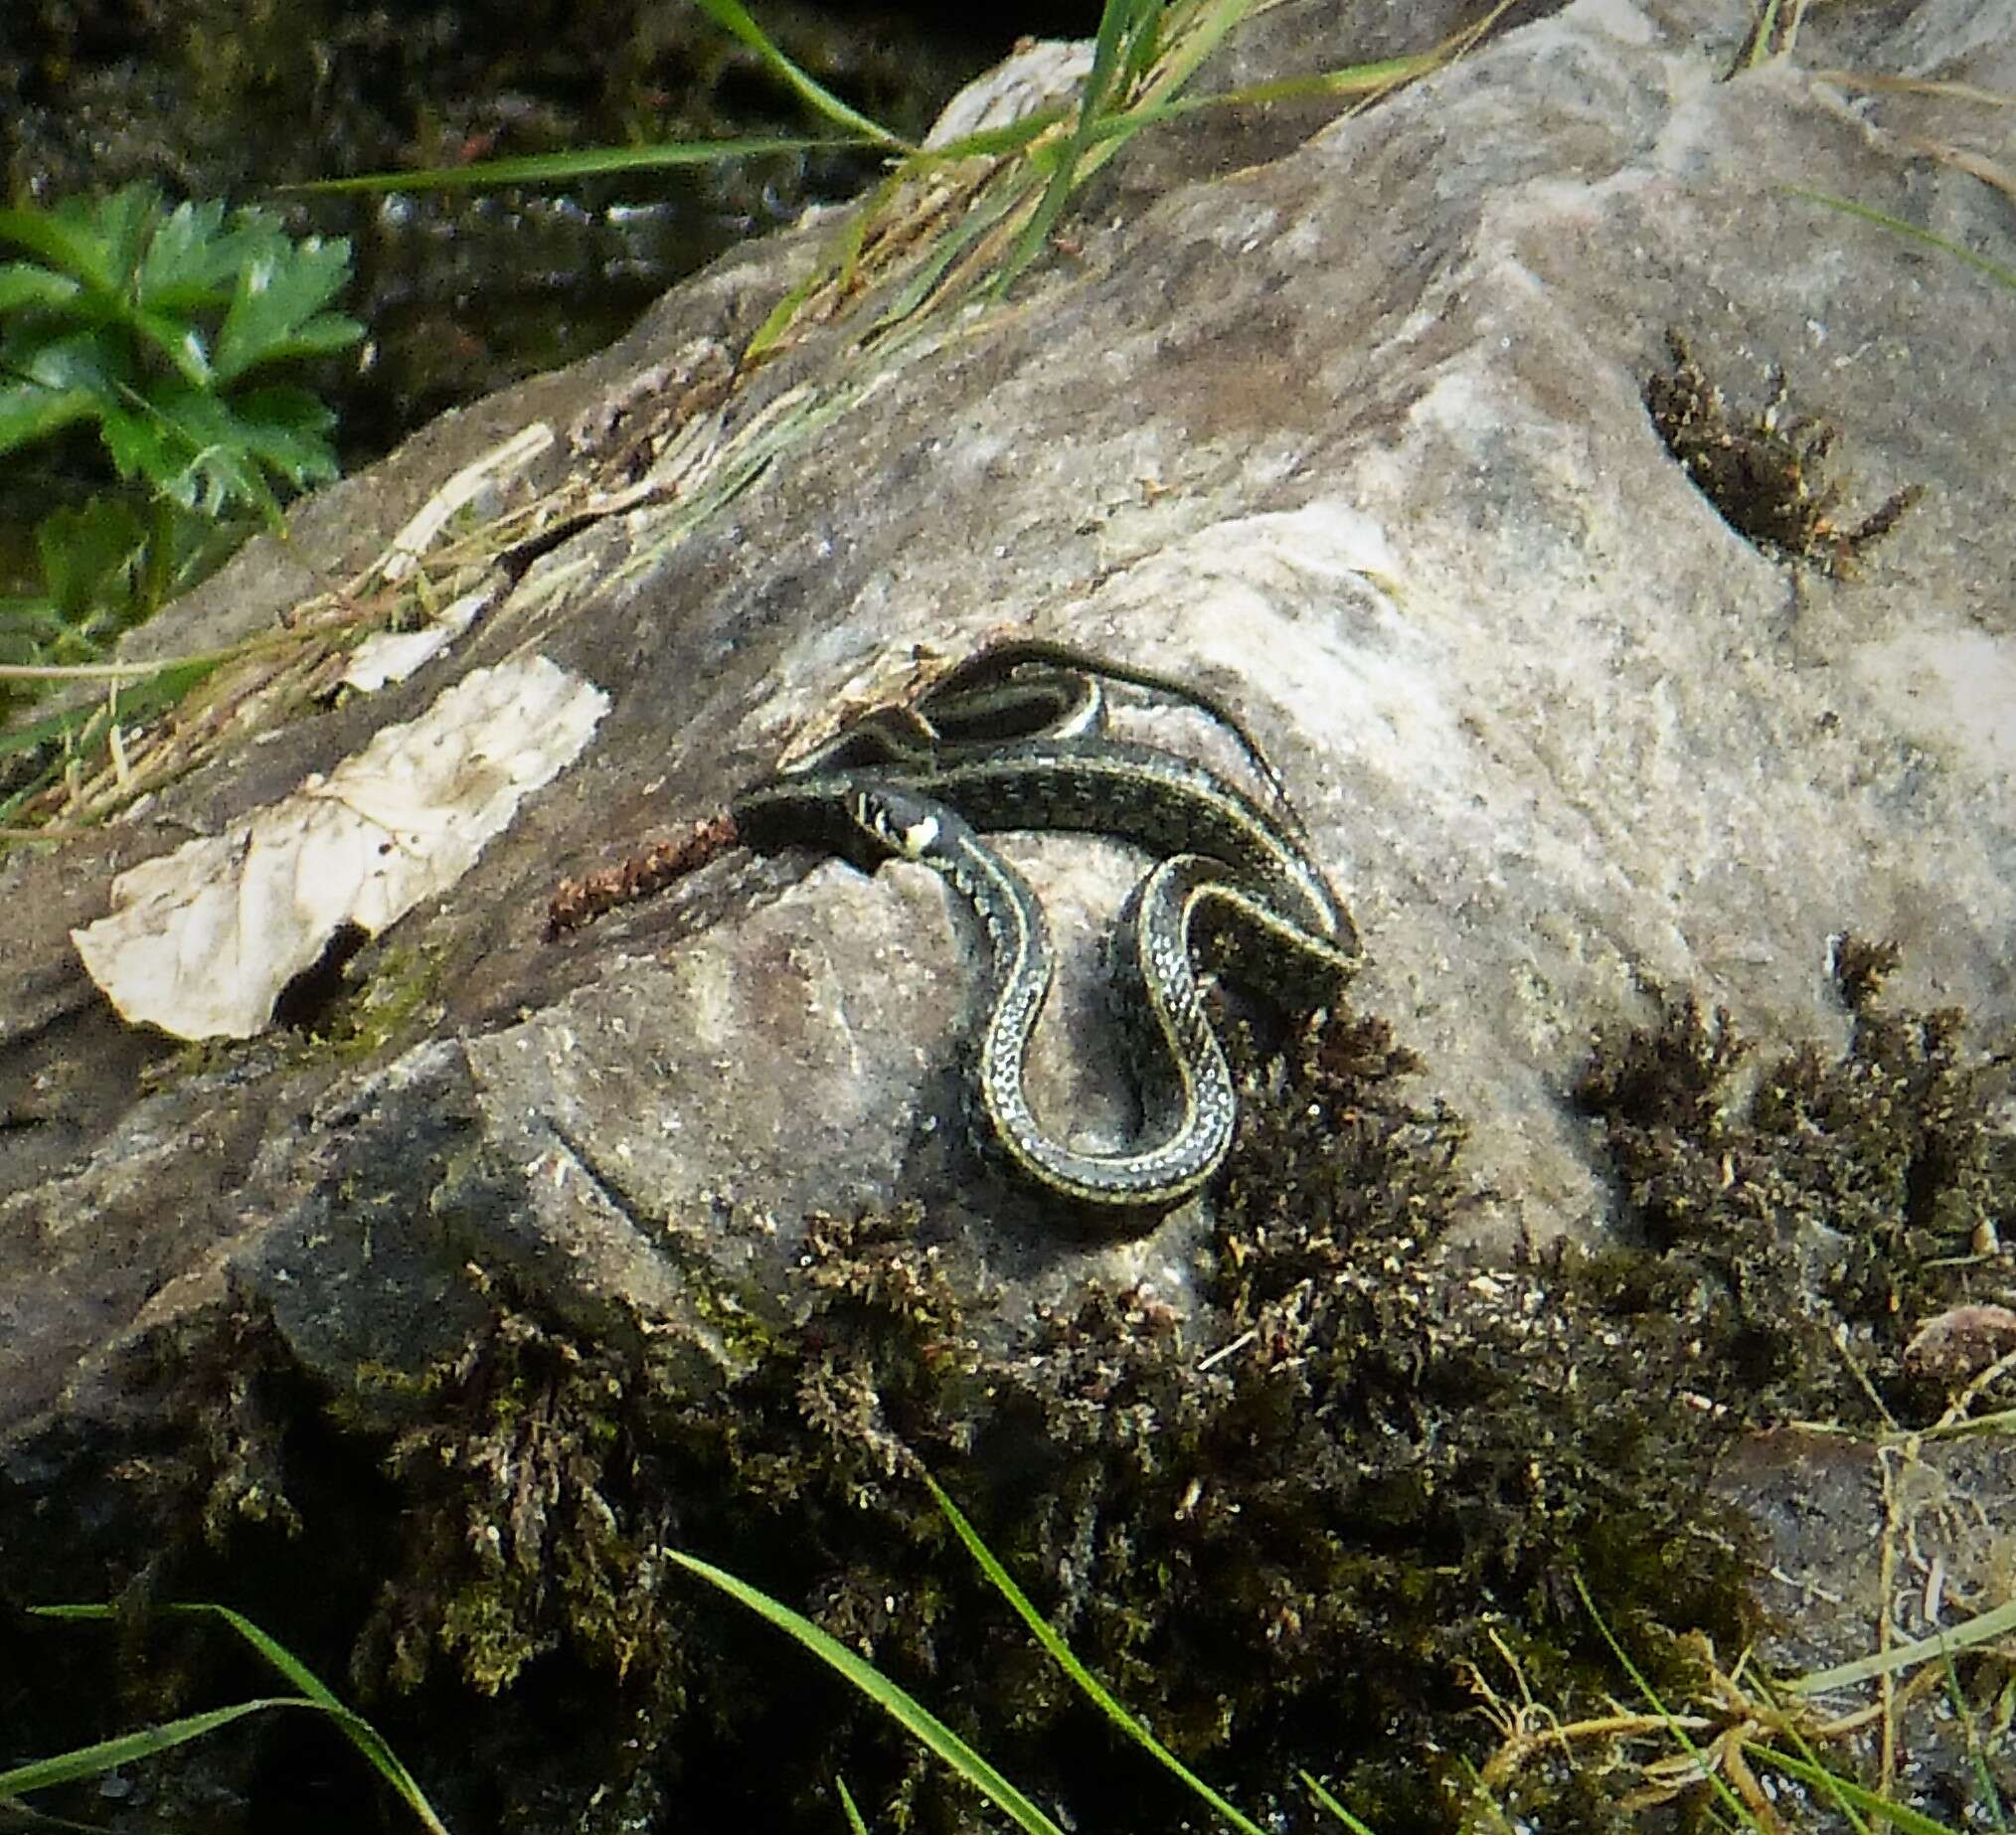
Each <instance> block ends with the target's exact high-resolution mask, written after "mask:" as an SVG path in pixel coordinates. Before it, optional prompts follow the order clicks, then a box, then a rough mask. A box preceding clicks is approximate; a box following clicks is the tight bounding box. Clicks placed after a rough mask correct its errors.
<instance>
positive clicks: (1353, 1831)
mask: <svg viewBox="0 0 2016 1835" xmlns="http://www.w3.org/2000/svg"><path fill="white" fill-rule="evenodd" d="M1295 1775H1296V1776H1297V1777H1299V1778H1300V1779H1301V1780H1302V1788H1303V1789H1305V1790H1306V1791H1308V1793H1309V1794H1310V1795H1311V1796H1312V1797H1314V1798H1315V1799H1316V1801H1317V1802H1318V1803H1320V1804H1321V1805H1322V1806H1323V1807H1324V1808H1325V1809H1327V1810H1328V1811H1329V1812H1330V1814H1331V1815H1333V1816H1335V1817H1336V1818H1337V1820H1338V1821H1339V1822H1341V1823H1343V1825H1344V1826H1345V1828H1346V1829H1348V1830H1349V1831H1350V1835H1372V1830H1371V1828H1370V1827H1369V1826H1368V1825H1367V1824H1365V1823H1363V1822H1360V1821H1359V1820H1358V1818H1357V1817H1356V1816H1354V1815H1353V1814H1352V1813H1351V1812H1350V1811H1349V1810H1348V1809H1346V1808H1345V1807H1344V1805H1343V1804H1342V1803H1340V1802H1338V1801H1337V1799H1336V1798H1335V1797H1333V1796H1332V1795H1331V1794H1330V1793H1329V1791H1327V1790H1325V1789H1324V1788H1323V1786H1322V1785H1321V1784H1319V1783H1318V1782H1317V1781H1316V1780H1315V1779H1314V1778H1313V1777H1311V1776H1310V1775H1309V1774H1308V1772H1306V1771H1297V1772H1296V1773H1295Z"/></svg>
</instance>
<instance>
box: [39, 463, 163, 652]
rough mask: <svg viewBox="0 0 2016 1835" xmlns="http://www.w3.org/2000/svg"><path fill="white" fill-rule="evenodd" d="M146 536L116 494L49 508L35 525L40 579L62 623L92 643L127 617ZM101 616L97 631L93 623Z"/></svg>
mask: <svg viewBox="0 0 2016 1835" xmlns="http://www.w3.org/2000/svg"><path fill="white" fill-rule="evenodd" d="M147 536H148V528H147V524H146V523H145V522H144V521H143V520H142V519H141V516H140V513H139V512H138V511H137V510H136V509H134V508H133V506H132V505H131V504H130V503H126V502H123V501H121V500H120V499H119V498H116V497H93V498H91V499H90V500H89V501H88V502H87V503H84V504H81V505H80V506H79V507H78V508H76V509H74V510H52V511H51V512H50V513H49V514H48V515H47V516H45V517H44V518H43V519H42V521H41V522H40V523H38V524H37V525H36V528H35V548H36V552H37V554H39V555H40V556H41V558H42V580H43V584H44V586H45V587H46V588H47V589H48V592H49V596H50V598H51V600H52V601H53V602H54V603H55V605H56V607H57V609H58V611H59V612H60V613H61V615H62V617H63V620H64V623H65V624H66V625H67V626H69V627H70V628H71V629H72V630H73V631H75V632H77V633H78V634H79V635H81V636H84V637H87V638H88V639H89V641H90V645H91V647H92V648H93V649H95V648H96V647H97V645H98V643H99V642H101V641H102V640H104V639H108V638H109V637H110V636H112V635H115V634H116V632H117V630H118V629H119V628H121V627H123V626H124V625H125V624H128V623H131V622H132V621H133V618H134V615H135V611H136V604H135V601H136V597H137V583H138V580H139V575H140V569H141V565H142V563H143V562H144V561H145V558H146V547H147ZM107 622H108V623H109V624H110V626H111V628H110V629H109V630H105V631H103V632H102V635H101V634H100V632H99V631H98V630H95V629H93V626H94V625H96V624H100V623H107Z"/></svg>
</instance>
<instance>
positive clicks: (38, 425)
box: [0, 326, 121, 452]
mask: <svg viewBox="0 0 2016 1835" xmlns="http://www.w3.org/2000/svg"><path fill="white" fill-rule="evenodd" d="M116 367H117V366H116V357H115V355H113V354H112V353H110V352H109V350H108V337H107V334H106V333H105V332H103V331H101V330H86V331H73V330H67V329H64V328H62V327H60V326H52V327H49V328H48V329H47V330H44V331H42V332H40V333H36V332H31V331H30V330H29V329H27V328H25V327H20V328H17V329H16V331H15V332H14V334H13V335H11V336H9V337H6V338H4V339H0V452H11V451H13V450H14V449H15V448H16V447H17V446H25V445H28V444H30V443H31V442H33V441H35V440H38V439H45V438H47V437H48V436H49V435H50V434H52V433H55V432H58V431H60V430H61V429H62V428H64V427H66V426H69V425H70V424H71V423H72V422H73V421H77V420H89V419H92V418H95V417H97V416H98V415H100V414H102V413H104V412H105V410H106V409H108V408H109V409H116V408H117V407H118V406H119V403H120V400H121V397H120V393H119V389H118V385H117V382H116V380H115V378H116Z"/></svg>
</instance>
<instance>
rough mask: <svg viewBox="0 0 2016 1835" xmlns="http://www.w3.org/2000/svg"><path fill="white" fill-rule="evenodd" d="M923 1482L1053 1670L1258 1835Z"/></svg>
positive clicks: (927, 1478) (941, 1493)
mask: <svg viewBox="0 0 2016 1835" xmlns="http://www.w3.org/2000/svg"><path fill="white" fill-rule="evenodd" d="M923 1478H924V1484H925V1485H926V1487H928V1489H929V1491H930V1494H931V1496H932V1497H933V1498H934V1499H935V1500H936V1501H937V1506H938V1509H939V1510H940V1511H941V1512H942V1513H943V1515H944V1519H945V1521H946V1522H947V1523H949V1524H950V1525H951V1526H952V1531H953V1533H954V1534H955V1535H956V1536H957V1537H958V1538H959V1540H960V1541H961V1542H963V1543H964V1544H965V1545H966V1553H967V1554H969V1555H970V1556H972V1558H973V1561H974V1563H975V1564H976V1565H977V1566H978V1568H979V1570H980V1572H981V1573H982V1574H984V1575H985V1576H986V1577H987V1579H988V1581H989V1582H990V1583H991V1584H992V1585H993V1587H994V1590H995V1591H996V1592H998V1593H999V1594H1000V1595H1001V1596H1002V1598H1004V1599H1006V1600H1007V1601H1008V1603H1009V1604H1010V1605H1012V1606H1013V1607H1014V1608H1015V1610H1016V1612H1017V1614H1018V1615H1019V1616H1020V1617H1021V1619H1022V1622H1023V1623H1024V1624H1026V1625H1027V1626H1028V1627H1029V1629H1030V1632H1031V1633H1032V1634H1033V1635H1034V1637H1035V1639H1036V1641H1037V1642H1038V1643H1039V1644H1041V1645H1042V1646H1043V1648H1044V1649H1045V1651H1047V1652H1048V1653H1049V1655H1050V1658H1051V1660H1052V1661H1053V1662H1054V1663H1056V1665H1057V1666H1058V1668H1060V1669H1061V1670H1063V1671H1064V1673H1065V1674H1066V1675H1067V1676H1069V1677H1070V1678H1071V1680H1072V1681H1073V1683H1075V1684H1076V1685H1077V1687H1078V1689H1079V1691H1080V1692H1081V1693H1082V1694H1084V1695H1085V1696H1086V1697H1087V1699H1089V1700H1090V1701H1092V1703H1093V1704H1094V1705H1095V1706H1096V1707H1097V1708H1098V1710H1099V1711H1100V1713H1102V1714H1103V1715H1104V1716H1105V1717H1106V1719H1107V1720H1109V1721H1111V1722H1112V1724H1113V1725H1114V1726H1115V1727H1117V1728H1118V1729H1119V1730H1120V1732H1122V1733H1123V1734H1125V1735H1126V1736H1127V1738H1128V1739H1130V1740H1132V1741H1134V1742H1135V1743H1136V1744H1138V1745H1139V1746H1141V1747H1142V1748H1143V1749H1145V1750H1146V1751H1147V1752H1149V1753H1150V1754H1151V1755H1153V1756H1154V1757H1155V1758H1156V1759H1158V1760H1160V1762H1161V1763H1163V1764H1164V1765H1166V1766H1167V1767H1168V1768H1169V1769H1170V1770H1171V1771H1172V1772H1174V1773H1175V1775H1176V1776H1178V1777H1179V1778H1181V1779H1182V1780H1183V1782H1184V1783H1185V1784H1186V1785H1188V1786H1189V1788H1190V1789H1191V1790H1193V1791H1194V1792H1195V1793H1196V1794H1197V1795H1198V1796H1200V1797H1202V1798H1203V1799H1204V1801H1205V1802H1207V1803H1209V1804H1210V1805H1211V1807H1212V1808H1213V1809H1215V1810H1216V1811H1217V1812H1218V1813H1219V1815H1221V1816H1223V1817H1224V1818H1225V1820H1226V1821H1227V1822H1229V1823H1231V1824H1232V1826H1233V1827H1234V1828H1236V1829H1238V1830H1239V1831H1240V1832H1241V1835H1264V1831H1263V1830H1262V1829H1261V1828H1260V1824H1259V1823H1257V1822H1255V1821H1254V1820H1253V1819H1252V1818H1251V1817H1249V1816H1246V1815H1243V1814H1242V1813H1241V1812H1240V1811H1239V1810H1238V1809H1237V1808H1236V1807H1234V1805H1233V1804H1231V1803H1230V1802H1228V1801H1227V1800H1226V1799H1225V1798H1224V1797H1222V1796H1220V1795H1219V1793H1218V1792H1217V1791H1216V1790H1214V1789H1212V1787H1211V1786H1210V1785H1209V1784H1207V1783H1206V1782H1205V1781H1204V1780H1203V1778H1201V1777H1199V1776H1198V1775H1197V1773H1196V1772H1195V1771H1193V1770H1191V1769H1190V1767H1189V1766H1188V1765H1186V1764H1185V1763H1184V1762H1183V1761H1182V1759H1180V1758H1178V1757H1177V1756H1176V1754H1175V1753H1174V1752H1171V1751H1170V1750H1169V1749H1168V1748H1167V1747H1166V1746H1164V1745H1163V1744H1162V1742H1161V1741H1159V1740H1158V1739H1156V1738H1155V1735H1154V1733H1153V1731H1152V1730H1151V1729H1150V1728H1149V1726H1148V1724H1147V1722H1145V1721H1143V1720H1141V1719H1140V1718H1139V1717H1137V1716H1136V1715H1134V1714H1132V1713H1131V1712H1129V1710H1128V1709H1127V1708H1126V1707H1124V1706H1123V1705H1122V1704H1121V1703H1120V1701H1119V1700H1118V1698H1117V1697H1115V1696H1114V1694H1113V1693H1112V1691H1111V1690H1110V1689H1108V1688H1107V1687H1106V1686H1105V1684H1104V1683H1102V1682H1101V1681H1100V1680H1099V1679H1098V1678H1097V1677H1096V1676H1094V1675H1093V1674H1092V1671H1091V1670H1089V1669H1087V1668H1086V1666H1085V1665H1084V1664H1083V1663H1081V1662H1080V1661H1079V1660H1078V1653H1077V1652H1076V1651H1074V1650H1073V1649H1072V1647H1071V1646H1070V1645H1069V1644H1067V1643H1066V1642H1065V1641H1064V1639H1063V1638H1062V1637H1060V1636H1059V1635H1058V1633H1057V1631H1056V1630H1055V1629H1054V1628H1053V1627H1052V1625H1051V1622H1050V1620H1049V1619H1047V1618H1046V1617H1044V1615H1043V1614H1042V1613H1041V1612H1039V1611H1038V1610H1037V1609H1036V1607H1035V1605H1034V1604H1033V1603H1031V1601H1030V1598H1029V1595H1028V1594H1027V1593H1025V1592H1024V1591H1023V1590H1022V1588H1021V1587H1019V1586H1018V1585H1015V1581H1014V1578H1013V1577H1012V1576H1011V1575H1010V1574H1009V1572H1008V1570H1007V1569H1006V1568H1004V1567H1002V1565H1001V1562H1000V1558H999V1557H998V1556H997V1555H995V1553H994V1551H993V1550H992V1549H990V1548H989V1547H988V1546H987V1545H986V1543H984V1542H982V1541H981V1540H980V1533H979V1531H978V1530H976V1529H975V1528H974V1527H973V1526H972V1524H970V1523H968V1522H967V1521H966V1519H965V1517H964V1516H962V1515H961V1514H960V1512H959V1507H958V1505H956V1504H955V1503H953V1502H952V1500H951V1498H950V1496H949V1495H947V1493H946V1492H945V1490H944V1487H943V1486H941V1485H940V1484H939V1483H938V1481H937V1480H936V1479H935V1478H933V1477H932V1476H931V1475H930V1473H928V1472H925V1473H924V1474H923Z"/></svg>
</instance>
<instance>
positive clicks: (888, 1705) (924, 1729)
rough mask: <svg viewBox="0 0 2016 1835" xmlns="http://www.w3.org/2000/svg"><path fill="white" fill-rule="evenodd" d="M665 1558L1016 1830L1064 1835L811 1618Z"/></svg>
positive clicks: (674, 1556)
mask: <svg viewBox="0 0 2016 1835" xmlns="http://www.w3.org/2000/svg"><path fill="white" fill-rule="evenodd" d="M664 1554H665V1558H666V1560H668V1561H671V1562H676V1563H677V1564H678V1565H679V1566H680V1567H682V1568H684V1569H685V1570H686V1571H687V1572H688V1573H689V1574H697V1575H698V1576H699V1577H700V1578H701V1579H702V1580H704V1581H706V1582H707V1583H708V1584H709V1585H713V1586H718V1587H719V1588H720V1589H721V1590H722V1591H723V1592H725V1593H727V1594H728V1596H729V1597H730V1598H731V1599H735V1600H737V1601H739V1602H740V1603H741V1604H743V1605H746V1606H748V1607H749V1609H750V1610H751V1611H753V1612H755V1613H756V1615H757V1616H758V1617H760V1618H766V1619H768V1620H769V1622H770V1623H771V1624H773V1625H775V1626H776V1627H777V1628H778V1629H779V1630H780V1631H788V1632H789V1633H790V1634H791V1636H793V1637H794V1638H796V1639H797V1640H798V1642H799V1643H801V1644H802V1645H804V1647H805V1648H806V1649H807V1650H809V1651H810V1652H811V1653H812V1654H813V1655H814V1656H816V1657H817V1658H818V1659H819V1660H820V1661H821V1662H823V1663H825V1664H827V1665H828V1666H829V1667H831V1668H833V1669H836V1670H838V1671H839V1672H840V1674H841V1675H843V1676H845V1677H846V1678H847V1680H848V1681H849V1682H851V1683H853V1684H854V1686H855V1687H856V1688H857V1689H859V1690H860V1691H861V1692H862V1694H864V1695H866V1696H867V1697H868V1699H869V1700H870V1701H872V1702H874V1703H875V1704H876V1706H877V1707H879V1708H881V1709H882V1710H883V1712H884V1713H886V1714H888V1715H889V1716H890V1717H891V1718H892V1719H893V1720H895V1721H896V1722H897V1724H898V1725H899V1726H901V1727H902V1728H903V1729H904V1730H905V1731H906V1732H907V1733H909V1734H910V1735H911V1737H912V1738H913V1739H915V1740H917V1741H919V1742H920V1743H921V1744H923V1745H924V1747H926V1748H928V1749H929V1750H930V1751H931V1752H935V1753H936V1754H937V1755H938V1756H939V1757H940V1758H942V1759H943V1760H944V1761H945V1763H946V1764H948V1765H950V1766H951V1767H952V1769H953V1770H954V1771H956V1772H957V1773H958V1774H959V1775H960V1776H961V1777H963V1778H964V1779H965V1780H966V1781H967V1782H968V1783H969V1784H971V1785H972V1786H973V1787H974V1788H975V1789H976V1790H978V1791H980V1792H981V1793H982V1794H983V1795H984V1796H985V1797H986V1798H987V1799H988V1801H989V1802H991V1803H993V1804H994V1805H995V1806H996V1807H997V1808H999V1809H1002V1810H1004V1811H1006V1812H1007V1814H1008V1815H1009V1816H1010V1817H1012V1818H1013V1820H1014V1822H1015V1825H1016V1827H1017V1828H1022V1829H1027V1830H1029V1831H1030V1835H1064V1831H1063V1830H1062V1829H1060V1828H1059V1827H1058V1825H1057V1824H1056V1823H1055V1822H1053V1821H1051V1819H1050V1818H1049V1817H1048V1816H1046V1815H1045V1814H1044V1813H1043V1811H1042V1810H1040V1809H1038V1808H1037V1807H1036V1805H1035V1804H1034V1803H1032V1802H1031V1801H1030V1800H1029V1799H1028V1798H1027V1797H1026V1796H1024V1795H1023V1794H1022V1792H1021V1791H1019V1790H1017V1789H1016V1788H1015V1786H1014V1785H1013V1784H1011V1783H1010V1782H1009V1781H1008V1780H1007V1779H1006V1778H1005V1777H1003V1776H1002V1775H1001V1773H1000V1772H999V1771H997V1770H995V1769H994V1767H993V1766H992V1765H991V1764H989V1763H988V1762H987V1761H986V1759H984V1758H982V1757H981V1756H980V1754H979V1753H978V1752H974V1751H973V1749H972V1748H971V1747H970V1746H968V1745H967V1744H966V1743H965V1741H963V1740H961V1739H960V1738H959V1736H958V1735H957V1734H955V1733H954V1732H953V1731H952V1730H951V1729H950V1728H949V1727H947V1726H946V1725H945V1724H944V1722H942V1721H941V1720H939V1719H938V1718H937V1716H936V1715H934V1714H932V1713H931V1712H930V1710H929V1709H928V1708H926V1707H924V1705H923V1703H921V1702H919V1701H918V1700H916V1698H915V1697H913V1696H911V1695H909V1694H907V1693H906V1692H905V1691H904V1690H902V1689H900V1688H898V1687H897V1685H896V1684H895V1683H893V1682H892V1681H890V1679H889V1678H888V1677H887V1676H885V1675H883V1674H882V1672H881V1671H880V1670H878V1669H876V1668H875V1667H873V1665H871V1664H869V1663H868V1662H866V1661H864V1660H863V1659H862V1658H861V1657H858V1656H856V1655H855V1654H854V1652H853V1651H851V1650H849V1649H848V1648H847V1646H846V1645H845V1644H843V1643H841V1642H840V1641H839V1640H838V1639H837V1638H834V1637H831V1636H829V1635H828V1634H827V1633H826V1632H824V1631H822V1630H820V1629H819V1627H818V1626H817V1625H815V1624H814V1623H813V1622H812V1621H811V1620H810V1619H809V1618H806V1617H803V1616H801V1615H800V1614H799V1613H797V1612H794V1611H792V1610H791V1608H790V1607H789V1606H788V1605H783V1604H780V1603H779V1602H778V1601H777V1600H775V1599H772V1598H771V1597H770V1596H769V1595H768V1594H767V1593H763V1592H758V1591H757V1590H756V1588H755V1587H754V1586H752V1585H749V1584H748V1583H747V1582H744V1581H739V1580H737V1579H736V1578H735V1576H734V1575H732V1574H728V1573H725V1572H724V1571H723V1570H721V1569H720V1568H716V1567H711V1566H710V1565H709V1564H708V1563H706V1562H704V1561H701V1560H699V1559H698V1558H697V1557H695V1556H692V1555H683V1554H681V1553H680V1552H679V1551H678V1550H677V1549H666V1550H665V1551H664Z"/></svg>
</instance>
